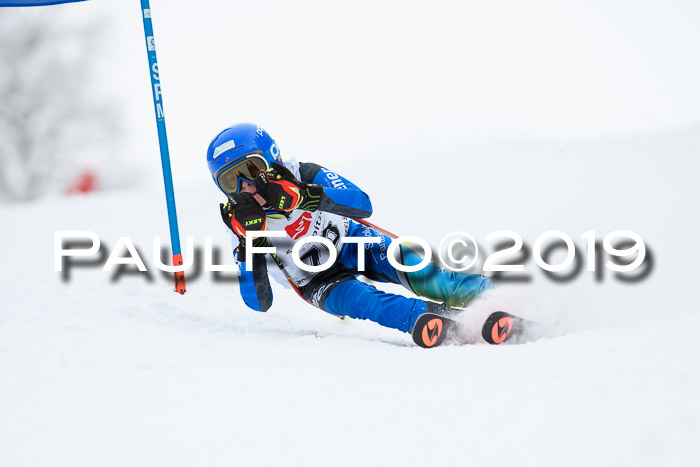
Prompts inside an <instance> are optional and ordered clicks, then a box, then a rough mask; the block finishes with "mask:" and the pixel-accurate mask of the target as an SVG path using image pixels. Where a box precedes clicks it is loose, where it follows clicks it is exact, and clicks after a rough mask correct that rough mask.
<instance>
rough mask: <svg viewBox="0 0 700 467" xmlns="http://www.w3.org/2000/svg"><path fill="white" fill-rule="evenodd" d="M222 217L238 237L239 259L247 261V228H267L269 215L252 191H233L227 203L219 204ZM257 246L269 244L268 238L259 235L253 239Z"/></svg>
mask: <svg viewBox="0 0 700 467" xmlns="http://www.w3.org/2000/svg"><path fill="white" fill-rule="evenodd" d="M219 210H220V211H221V219H222V220H223V221H224V224H226V226H227V227H228V228H229V229H231V231H232V232H233V233H234V234H235V235H236V236H237V237H238V242H239V243H240V246H239V247H238V256H237V257H238V261H239V262H244V261H245V246H246V242H245V234H246V231H247V230H265V227H266V226H267V216H266V215H265V211H263V208H262V207H260V204H258V202H257V201H256V200H255V198H254V197H253V195H251V194H250V193H233V194H230V195H229V196H228V201H227V202H226V204H223V203H221V204H219ZM253 245H254V246H256V247H262V246H267V238H265V237H258V238H256V239H255V240H254V241H253Z"/></svg>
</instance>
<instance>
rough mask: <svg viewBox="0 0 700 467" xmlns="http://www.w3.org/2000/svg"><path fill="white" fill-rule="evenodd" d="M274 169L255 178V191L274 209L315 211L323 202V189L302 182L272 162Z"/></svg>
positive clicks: (284, 168)
mask: <svg viewBox="0 0 700 467" xmlns="http://www.w3.org/2000/svg"><path fill="white" fill-rule="evenodd" d="M270 165H272V168H270V169H267V170H266V171H265V172H263V171H260V172H258V175H257V176H256V177H255V189H256V190H257V192H258V193H259V194H260V196H262V197H263V198H264V199H265V201H267V202H268V204H269V205H270V206H272V208H273V209H277V210H279V211H284V212H286V211H293V210H294V209H303V210H305V211H312V212H313V211H315V210H316V209H318V205H319V203H320V202H321V195H322V194H323V187H321V185H312V184H309V183H304V182H300V181H299V180H297V179H296V178H294V174H293V173H292V172H291V171H290V170H289V169H287V168H286V167H285V166H283V165H281V164H278V163H277V162H272V163H271V164H270Z"/></svg>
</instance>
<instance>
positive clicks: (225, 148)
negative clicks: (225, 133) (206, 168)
mask: <svg viewBox="0 0 700 467" xmlns="http://www.w3.org/2000/svg"><path fill="white" fill-rule="evenodd" d="M235 147H236V143H234V142H233V140H229V141H226V142H225V143H222V144H220V145H218V146H217V147H216V148H214V156H213V159H216V158H217V157H218V156H219V155H220V154H221V153H224V152H226V151H228V150H229V149H233V148H235Z"/></svg>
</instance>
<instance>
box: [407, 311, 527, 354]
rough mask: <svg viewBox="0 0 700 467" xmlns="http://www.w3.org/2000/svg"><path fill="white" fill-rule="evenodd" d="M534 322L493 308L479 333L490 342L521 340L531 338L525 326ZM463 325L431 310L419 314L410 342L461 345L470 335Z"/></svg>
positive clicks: (422, 344) (515, 341)
mask: <svg viewBox="0 0 700 467" xmlns="http://www.w3.org/2000/svg"><path fill="white" fill-rule="evenodd" d="M535 325H536V323H535V322H534V321H530V320H527V319H524V318H521V317H519V316H515V315H511V314H510V313H506V312H505V311H495V312H493V313H491V314H490V315H489V316H488V317H487V318H486V321H484V324H483V326H482V328H481V337H483V339H484V340H485V341H486V342H488V343H489V344H494V345H498V344H503V343H505V342H508V343H515V344H517V343H523V342H527V341H530V340H532V339H531V336H528V334H527V330H528V329H530V328H532V327H534V326H535ZM465 327H466V325H465V324H463V323H461V322H459V321H456V320H454V319H451V318H447V317H445V316H441V315H437V314H434V313H425V314H423V315H421V316H420V317H419V318H418V320H417V321H416V324H415V326H414V327H413V332H412V336H413V342H415V343H416V345H418V346H420V347H423V348H426V349H430V348H433V347H437V346H439V345H441V344H443V343H445V342H447V343H451V344H456V345H464V344H466V343H467V342H468V340H467V339H465V336H467V335H469V334H470V333H469V332H468V330H467V329H465Z"/></svg>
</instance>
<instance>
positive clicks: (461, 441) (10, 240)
mask: <svg viewBox="0 0 700 467" xmlns="http://www.w3.org/2000/svg"><path fill="white" fill-rule="evenodd" d="M698 141H699V137H698V131H696V130H692V131H688V132H681V133H674V134H666V135H660V136H656V137H643V138H642V137H639V138H632V139H627V140H609V141H599V142H594V143H593V142H592V143H580V144H573V143H571V144H534V143H530V144H522V145H519V146H517V147H515V146H502V147H498V146H491V147H481V148H455V149H454V150H453V151H452V152H447V151H445V152H442V153H437V154H435V156H434V157H433V158H432V159H431V163H432V164H435V167H438V168H440V167H449V168H451V169H452V170H451V171H450V173H449V176H453V175H454V174H463V178H459V177H457V180H458V183H445V184H443V185H442V186H441V188H440V189H441V190H442V191H441V195H442V196H443V197H444V199H446V200H449V202H445V203H443V204H440V205H435V203H434V202H433V200H432V199H431V198H428V197H420V196H415V198H414V202H413V203H412V204H411V203H409V205H404V204H402V205H396V204H394V202H395V199H396V197H397V194H396V193H397V192H401V194H402V196H414V195H415V191H412V190H411V188H412V187H415V186H417V185H420V184H421V183H424V181H425V178H423V177H424V174H421V175H420V176H419V175H417V174H416V169H415V167H417V166H420V163H421V162H420V161H421V158H420V157H419V155H420V150H417V151H416V153H414V154H407V153H403V155H402V161H403V162H404V165H403V166H401V167H396V166H395V165H393V166H392V163H391V161H390V160H386V161H383V162H378V163H377V165H376V170H372V171H363V170H362V169H361V168H358V167H356V166H353V162H352V161H348V160H338V159H336V160H334V159H333V158H332V157H329V160H324V161H321V160H317V162H321V163H325V164H327V165H328V166H331V167H332V168H334V169H336V170H338V171H339V172H341V173H343V174H345V175H346V176H348V177H349V178H350V179H352V180H353V181H355V182H356V183H358V184H359V185H361V186H363V187H364V188H365V189H366V190H367V191H368V192H369V193H370V194H371V195H372V198H373V202H374V206H375V215H374V216H373V218H372V220H373V221H375V222H376V223H378V224H380V225H382V226H384V227H386V228H388V229H391V230H395V231H397V232H400V233H405V234H415V235H420V236H423V237H424V238H427V239H429V240H431V242H434V243H437V242H438V241H439V239H440V238H441V236H442V235H444V234H446V233H447V232H450V231H452V230H467V231H469V232H470V233H472V234H473V235H474V236H476V237H477V238H479V240H480V241H481V242H483V236H484V235H485V234H487V233H489V232H492V231H495V230H499V229H502V228H508V229H512V230H515V231H517V232H519V233H520V234H521V235H522V236H523V238H524V239H525V240H526V242H529V243H530V244H531V243H532V241H533V240H534V238H535V237H536V236H537V235H539V234H540V233H542V232H544V231H545V230H549V229H553V228H557V229H561V230H564V231H566V232H568V233H569V234H570V235H572V237H573V238H574V240H575V241H577V243H581V241H580V234H581V233H583V232H584V231H586V230H590V229H595V230H596V231H597V232H599V236H601V234H604V233H606V232H609V231H612V230H615V229H620V228H626V229H630V230H633V231H636V232H637V233H639V234H640V235H641V236H642V237H643V238H644V239H645V241H647V243H648V244H649V246H650V249H653V252H654V256H655V267H654V269H653V271H652V273H651V275H650V276H649V277H648V278H647V279H646V280H644V281H641V282H638V283H632V284H628V283H622V282H620V281H617V280H615V279H614V278H612V277H611V275H610V274H606V276H605V279H604V280H603V281H602V282H599V283H598V282H595V281H594V280H593V279H592V274H591V273H587V272H585V271H583V272H582V273H580V274H579V276H577V278H576V279H575V280H573V281H570V282H568V283H564V284H554V283H552V282H551V281H548V280H547V279H545V278H544V276H543V275H542V274H540V273H537V271H536V270H535V269H534V263H533V262H532V261H529V262H528V263H527V269H528V271H530V272H532V273H533V277H534V280H533V281H532V282H531V283H529V284H511V285H503V286H502V287H500V288H499V289H497V290H496V291H495V292H494V293H493V294H491V295H490V296H489V297H488V298H487V299H485V300H484V301H483V302H480V303H478V304H477V305H476V307H475V311H474V312H473V313H475V314H478V313H481V312H482V311H483V309H486V308H489V307H491V306H493V307H506V308H509V309H512V310H513V311H516V312H520V313H522V314H523V315H524V316H528V317H535V318H538V319H542V320H544V321H546V322H549V323H550V324H553V325H555V327H556V331H557V333H556V336H555V337H553V338H549V339H543V340H540V341H537V342H534V343H529V344H525V345H519V346H500V347H499V346H489V345H486V344H477V345H471V346H463V347H457V346H449V347H442V348H437V349H433V350H424V349H420V348H418V347H415V346H414V345H413V344H412V342H411V339H410V337H409V336H408V335H405V334H401V333H398V332H396V331H393V330H390V329H384V328H381V327H380V326H378V325H375V324H373V323H370V322H364V321H351V320H344V321H341V320H339V319H337V318H334V317H332V316H330V315H326V314H324V313H323V312H320V311H318V310H315V309H314V308H312V307H310V306H309V305H307V304H305V303H304V302H302V301H301V300H299V299H298V298H297V297H296V296H295V295H294V293H293V292H291V291H290V290H286V289H283V288H280V287H277V286H275V288H274V292H275V297H276V300H275V303H274V306H273V308H272V310H270V311H269V312H268V313H266V314H262V313H256V312H253V311H250V310H248V309H246V308H245V306H244V305H243V304H242V301H241V299H240V297H239V296H238V292H237V286H236V285H235V284H221V283H215V282H214V281H213V280H212V278H211V275H204V276H203V277H201V278H199V279H198V280H193V281H190V283H189V286H188V293H187V294H186V295H184V296H180V295H178V294H175V293H173V292H172V284H171V282H170V280H169V279H168V280H166V279H164V278H162V277H161V276H160V274H159V273H154V274H153V278H152V281H150V282H149V281H148V280H147V279H146V278H145V277H144V276H143V275H140V276H139V275H127V276H123V277H121V278H120V280H119V281H117V282H115V283H111V282H110V280H109V277H110V274H109V273H106V272H102V271H100V269H99V268H92V269H87V268H81V269H77V268H76V269H74V270H72V272H71V280H70V281H69V282H63V281H62V280H61V278H60V273H58V272H55V271H54V270H53V263H54V231H56V230H91V231H94V232H96V233H97V234H98V235H99V236H100V237H101V239H102V241H103V243H104V244H106V245H107V246H108V247H110V248H111V247H113V246H114V245H115V244H116V241H117V239H118V237H119V236H129V237H131V238H132V240H133V241H134V243H135V244H136V245H137V246H138V248H139V250H140V251H141V252H142V254H143V256H144V261H145V262H146V264H147V265H148V266H150V267H152V265H153V261H152V259H151V253H152V246H151V245H152V237H153V236H160V237H162V238H163V239H167V238H168V233H167V220H166V216H165V212H164V211H165V209H164V202H163V195H162V192H161V191H160V189H156V188H154V189H152V190H150V191H138V192H116V191H115V192H104V193H100V194H96V195H92V196H85V197H73V198H55V199H46V200H43V201H41V202H37V203H35V204H29V205H14V206H2V207H0V219H1V221H0V222H1V223H2V224H1V225H2V229H0V248H1V249H2V251H1V255H0V256H1V257H2V259H3V260H2V268H1V269H0V300H1V302H0V303H1V306H0V465H2V466H28V465H33V466H34V465H56V466H59V465H66V466H68V465H70V466H94V465H100V466H111V465H114V466H124V465H168V466H177V465H183V466H190V465H232V464H234V465H256V466H257V465H263V466H267V465H269V466H273V465H274V466H278V465H295V466H296V465H299V466H301V465H334V466H335V465H338V466H357V465H370V466H371V465H402V466H408V465H411V466H413V465H487V464H488V465H493V464H498V465H512V464H517V465H523V466H527V465H581V466H590V465H635V466H638V465H679V466H680V465H687V466H690V465H697V462H698V458H699V455H700V447H699V446H700V443H698V441H699V440H700V423H699V417H700V402H699V401H698V397H697V395H698V394H700V373H699V369H700V366H699V365H698V357H699V356H700V344H698V335H699V334H700V318H699V317H698V315H697V306H696V305H695V303H696V300H695V297H694V294H693V292H694V288H695V287H696V286H695V282H696V277H697V274H696V273H694V266H693V264H695V263H694V261H696V259H697V249H695V250H693V249H692V248H688V245H691V244H690V243H688V242H684V241H683V239H687V238H688V236H690V235H691V234H692V233H693V232H697V218H696V208H695V206H694V205H695V203H696V201H697V199H698V197H697V193H698V188H697V186H696V185H695V184H694V183H695V181H696V177H697V173H698V170H697V169H698V160H697V158H696V157H694V156H695V155H696V154H697V148H698V147H700V145H699V144H698ZM669 148H672V149H671V150H669ZM662 152H663V163H662V162H659V157H658V155H659V154H660V153H662ZM455 153H457V154H458V157H454V155H455ZM295 156H297V158H298V159H300V160H305V158H304V157H303V155H299V154H295ZM506 161H507V164H506ZM412 162H415V164H412ZM584 162H585V163H584ZM382 164H384V165H382ZM603 166H604V167H607V168H606V169H605V170H601V169H600V167H603ZM474 168H478V171H479V176H475V174H474V173H473V172H472V171H471V170H473V169H474ZM679 168H680V169H681V170H679ZM384 169H387V170H388V169H392V170H393V171H392V172H387V171H384ZM630 171H631V175H632V176H622V175H621V174H627V175H630ZM204 173H205V174H206V172H204ZM383 173H384V174H386V173H391V174H392V177H393V178H392V179H391V180H389V181H387V178H386V176H385V175H382V174H383ZM437 173H444V172H437ZM572 173H573V175H572ZM396 180H409V181H411V182H412V183H399V182H397V181H396ZM588 180H590V181H595V183H588V182H587V181H588ZM659 180H662V181H663V182H659ZM176 182H177V181H176ZM202 183H203V184H200V185H196V186H195V185H193V186H182V185H178V184H177V183H176V187H177V193H176V194H177V201H178V209H179V217H180V224H181V232H182V235H183V237H185V236H188V235H190V236H193V237H194V238H195V242H196V244H197V245H198V246H202V245H203V241H204V237H205V236H212V237H213V238H214V244H215V245H216V246H218V247H220V248H222V249H223V251H224V252H226V251H228V250H227V246H226V242H227V238H226V235H225V233H224V231H223V227H222V226H221V225H220V219H219V215H218V212H217V211H218V208H217V203H218V202H219V201H220V198H221V197H220V195H219V194H218V193H217V192H216V190H215V188H214V187H213V185H211V184H210V183H209V181H207V180H206V177H204V179H203V180H202ZM158 184H160V182H158ZM499 186H501V187H508V188H507V189H504V188H499ZM404 199H405V198H404ZM464 199H466V200H467V201H468V202H467V203H466V204H467V208H465V209H463V211H462V212H463V214H456V213H455V210H454V209H455V205H456V204H457V203H459V202H460V200H464ZM419 215H423V216H426V217H427V218H429V219H430V220H431V222H430V223H422V222H420V220H419V217H418V216H419ZM691 238H692V237H691ZM225 256H226V262H227V263H229V264H230V262H231V258H230V256H229V255H228V254H226V255H225Z"/></svg>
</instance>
